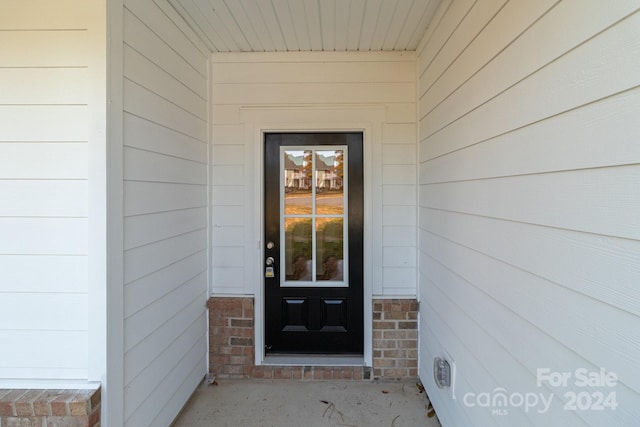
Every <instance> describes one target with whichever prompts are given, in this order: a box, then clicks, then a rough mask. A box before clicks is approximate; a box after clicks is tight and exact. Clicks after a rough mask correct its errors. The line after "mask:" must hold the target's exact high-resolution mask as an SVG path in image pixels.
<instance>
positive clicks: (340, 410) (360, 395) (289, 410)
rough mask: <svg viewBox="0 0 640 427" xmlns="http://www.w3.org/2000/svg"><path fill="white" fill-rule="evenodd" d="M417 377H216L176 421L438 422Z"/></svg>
mask: <svg viewBox="0 0 640 427" xmlns="http://www.w3.org/2000/svg"><path fill="white" fill-rule="evenodd" d="M428 404H429V400H428V397H427V396H426V393H425V392H422V393H420V391H419V389H418V387H417V386H416V384H415V382H379V381H371V382H368V381H362V382H360V381H339V380H338V381H313V382H312V381H309V382H306V381H286V380H279V381H278V380H276V381H273V380H230V379H220V380H217V385H208V384H206V383H204V384H202V385H200V386H199V387H198V389H197V390H196V391H195V393H194V395H193V396H192V398H191V400H190V401H189V402H188V403H187V405H186V406H185V408H184V409H183V411H182V413H181V414H180V416H179V417H178V418H177V419H176V421H175V422H174V424H173V427H208V426H216V427H226V426H229V427H231V426H233V427H235V426H242V427H253V426H255V427H257V426H260V427H302V426H304V427H316V426H317V427H325V426H351V427H418V426H424V427H440V423H439V422H438V420H437V417H433V418H428V417H427V406H428Z"/></svg>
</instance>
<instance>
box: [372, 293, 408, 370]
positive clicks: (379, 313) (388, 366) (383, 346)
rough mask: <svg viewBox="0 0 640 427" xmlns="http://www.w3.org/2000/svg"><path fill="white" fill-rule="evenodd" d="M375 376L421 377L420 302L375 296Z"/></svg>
mask: <svg viewBox="0 0 640 427" xmlns="http://www.w3.org/2000/svg"><path fill="white" fill-rule="evenodd" d="M373 376H374V378H383V379H414V378H417V377H418V302H417V301H416V300H415V299H375V300H373Z"/></svg>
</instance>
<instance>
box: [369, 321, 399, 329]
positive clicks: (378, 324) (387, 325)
mask: <svg viewBox="0 0 640 427" xmlns="http://www.w3.org/2000/svg"><path fill="white" fill-rule="evenodd" d="M373 329H396V322H385V321H375V322H373Z"/></svg>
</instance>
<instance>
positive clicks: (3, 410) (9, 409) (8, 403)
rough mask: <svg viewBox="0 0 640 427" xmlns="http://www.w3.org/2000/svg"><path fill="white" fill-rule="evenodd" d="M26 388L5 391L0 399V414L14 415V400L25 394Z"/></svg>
mask: <svg viewBox="0 0 640 427" xmlns="http://www.w3.org/2000/svg"><path fill="white" fill-rule="evenodd" d="M27 391H28V390H11V391H9V392H8V393H6V394H5V395H4V396H3V397H2V400H0V416H9V417H10V416H15V415H16V411H15V406H14V402H17V401H18V400H19V399H20V398H21V397H22V396H24V395H25V394H27Z"/></svg>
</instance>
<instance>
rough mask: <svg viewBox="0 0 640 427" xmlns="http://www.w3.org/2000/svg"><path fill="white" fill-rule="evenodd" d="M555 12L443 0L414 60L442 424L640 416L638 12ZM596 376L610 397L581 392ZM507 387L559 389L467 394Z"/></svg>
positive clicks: (540, 6) (424, 269) (423, 295)
mask: <svg viewBox="0 0 640 427" xmlns="http://www.w3.org/2000/svg"><path fill="white" fill-rule="evenodd" d="M556 3H557V2H555V1H510V2H508V3H505V1H498V0H495V1H480V2H472V1H458V0H453V1H444V2H443V4H442V5H441V7H440V9H439V11H438V13H437V15H436V17H435V19H434V21H433V22H432V25H431V27H430V29H429V31H428V32H427V34H426V35H425V37H424V40H423V42H422V43H421V45H420V49H419V51H418V55H419V59H418V62H419V65H418V75H419V89H418V92H419V108H418V110H419V115H418V118H419V121H420V125H419V128H420V132H419V187H420V188H419V205H420V207H419V228H420V235H419V259H420V263H419V264H420V279H419V292H420V299H421V323H420V328H421V329H420V331H421V332H420V334H421V335H420V337H421V342H420V359H421V361H420V376H421V378H422V380H423V382H424V384H425V385H426V387H427V390H428V393H429V397H430V398H431V400H432V401H433V402H434V405H435V408H436V410H437V413H438V415H439V417H440V420H441V421H442V424H443V425H444V426H472V425H477V426H491V425H505V426H513V425H545V426H568V425H571V426H603V425H608V426H609V425H610V426H629V425H638V424H639V423H640V394H639V393H640V359H639V358H638V354H640V318H639V316H640V287H638V284H639V283H640V241H639V240H640V197H639V196H640V193H639V188H640V164H639V163H640V144H639V142H638V141H639V138H640V131H639V129H640V128H639V127H638V117H640V90H639V89H638V86H639V85H640V61H639V59H638V58H640V31H639V30H638V29H639V28H640V13H639V12H638V11H637V10H638V7H639V4H638V2H637V1H623V0H621V1H615V2H602V1H598V0H594V1H584V0H577V1H576V0H573V1H572V0H565V1H562V2H559V3H557V4H556ZM447 354H448V356H449V357H450V358H453V359H454V361H455V364H456V378H455V384H454V385H455V396H456V400H453V399H452V398H451V396H450V393H451V390H450V389H442V390H440V389H438V388H437V387H436V386H435V384H434V381H433V374H432V365H433V358H434V357H436V356H445V355H447ZM601 367H603V368H606V369H607V370H608V371H613V372H615V373H616V374H617V375H618V377H619V381H618V382H617V385H616V386H615V387H603V388H598V387H580V386H579V385H576V384H575V381H576V377H575V371H576V369H578V368H586V369H587V370H588V371H589V372H598V370H599V369H600V368H601ZM538 368H549V369H550V370H551V371H553V372H569V373H571V374H572V377H571V378H569V380H568V383H567V384H568V388H562V387H559V388H554V387H552V386H549V385H548V383H544V385H543V386H542V387H538V386H537V384H536V374H537V369H538ZM497 387H502V388H504V389H505V390H506V391H505V393H506V394H507V395H508V396H510V395H511V394H512V393H523V394H524V393H529V392H533V393H543V394H544V395H545V396H546V397H548V396H549V395H550V394H551V393H552V392H553V393H555V397H554V401H553V403H552V405H551V408H550V409H549V411H548V412H547V413H545V414H538V413H537V409H542V406H537V407H535V408H534V409H531V410H529V411H528V412H525V411H524V410H523V409H522V408H515V407H514V406H512V405H510V406H507V407H502V409H507V410H508V415H503V416H499V415H492V409H495V407H493V406H491V407H488V408H487V407H484V408H483V407H478V406H476V407H473V408H472V407H469V406H468V405H466V404H465V402H464V396H465V395H466V394H467V393H475V396H477V394H479V393H490V395H491V396H493V395H494V394H495V393H494V390H495V389H496V388H497ZM567 391H573V392H576V393H580V392H587V393H589V396H587V397H590V398H591V393H594V392H603V393H605V396H607V395H608V394H609V392H614V393H615V395H616V397H617V402H618V403H619V406H618V408H617V410H615V411H612V410H609V409H605V410H604V411H596V410H583V411H570V410H563V405H564V403H565V402H567V396H565V392H567ZM492 393H493V394H492ZM473 396H474V395H471V399H468V402H471V403H474V402H476V403H477V400H474V397H473ZM585 399H586V398H585ZM498 409H501V408H498Z"/></svg>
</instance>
